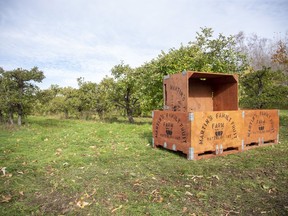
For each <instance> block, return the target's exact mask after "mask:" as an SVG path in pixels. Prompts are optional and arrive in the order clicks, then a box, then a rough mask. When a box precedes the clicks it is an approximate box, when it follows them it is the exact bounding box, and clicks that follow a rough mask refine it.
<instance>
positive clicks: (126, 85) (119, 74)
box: [111, 62, 139, 123]
mask: <svg viewBox="0 0 288 216" xmlns="http://www.w3.org/2000/svg"><path fill="white" fill-rule="evenodd" d="M111 72H112V75H113V76H114V79H115V83H114V84H115V86H114V91H113V93H112V101H113V102H114V103H115V105H116V106H118V107H120V108H122V109H124V110H125V112H126V114H127V116H128V120H129V122H130V123H134V118H133V114H134V113H135V111H136V110H137V109H139V99H138V97H137V95H136V94H135V92H136V91H137V86H136V85H135V84H136V76H137V75H136V73H135V70H133V69H132V68H131V67H130V66H129V65H124V63H123V62H122V63H121V64H119V65H116V66H114V67H113V68H112V70H111Z"/></svg>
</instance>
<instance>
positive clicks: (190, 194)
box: [185, 191, 193, 196]
mask: <svg viewBox="0 0 288 216" xmlns="http://www.w3.org/2000/svg"><path fill="white" fill-rule="evenodd" d="M185 195H187V196H193V194H192V193H190V192H189V191H186V192H185Z"/></svg>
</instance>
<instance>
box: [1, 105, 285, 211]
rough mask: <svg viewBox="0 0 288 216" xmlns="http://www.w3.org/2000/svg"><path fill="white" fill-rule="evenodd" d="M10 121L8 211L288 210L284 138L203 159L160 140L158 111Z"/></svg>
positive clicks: (5, 182) (4, 140) (4, 161)
mask: <svg viewBox="0 0 288 216" xmlns="http://www.w3.org/2000/svg"><path fill="white" fill-rule="evenodd" d="M136 121H137V124H134V125H131V124H128V123H127V122H126V121H122V122H121V121H117V122H110V123H108V122H95V121H81V120H59V119H54V118H48V117H45V118H44V117H29V119H28V120H27V123H26V124H25V125H24V126H23V127H21V128H18V127H14V128H9V127H7V126H0V163H1V164H0V167H1V168H3V167H6V169H5V171H6V172H5V176H4V175H3V172H1V173H0V175H1V176H0V183H1V184H0V201H1V203H0V215H287V214H288V112H287V111H281V133H280V142H281V144H280V145H274V146H269V147H263V148H257V149H254V150H250V151H245V152H243V153H240V154H235V155H228V156H224V157H217V158H213V159H206V160H200V161H188V160H186V158H185V157H184V156H183V155H179V154H177V153H173V152H170V151H166V150H163V149H153V148H151V136H152V131H151V130H152V129H151V128H152V127H151V119H136Z"/></svg>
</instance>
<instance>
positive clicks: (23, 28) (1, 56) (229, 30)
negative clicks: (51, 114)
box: [0, 0, 288, 88]
mask: <svg viewBox="0 0 288 216" xmlns="http://www.w3.org/2000/svg"><path fill="white" fill-rule="evenodd" d="M287 11H288V3H287V1H285V0H274V1H272V0H271V1H270V0H266V1H262V0H254V1H253V0H251V1H249V0H241V1H240V0H231V1H224V0H215V1H214V0H193V1H190V0H159V1H154V0H141V1H135V0H121V1H117V0H105V1H100V0H73V1H71V0H22V1H19V0H11V1H4V0H0V66H2V67H4V69H6V70H8V69H13V68H17V67H23V68H27V69H29V68H31V67H33V66H38V67H39V69H40V70H43V71H44V73H45V75H46V77H47V78H46V79H45V80H44V82H43V84H42V85H41V86H42V87H43V88H47V87H49V85H50V84H59V85H61V86H66V85H72V86H76V85H77V82H76V78H78V77H80V76H81V77H84V78H85V79H86V80H90V81H94V82H99V81H100V80H101V79H102V78H103V77H104V76H105V75H109V73H110V69H111V68H112V67H113V66H114V65H116V64H119V63H120V61H121V60H124V61H125V63H128V64H130V65H131V66H133V67H136V66H139V65H141V64H143V63H144V62H145V61H149V60H151V59H152V58H154V57H156V56H157V55H158V54H159V53H160V51H161V50H168V49H169V48H172V47H178V46H179V45H180V43H184V44H186V43H187V42H188V41H191V40H193V39H194V37H195V33H196V32H197V31H199V30H200V27H204V26H207V27H212V28H213V29H214V30H215V32H216V33H221V32H222V33H224V34H225V35H229V34H236V33H238V32H239V31H241V30H243V31H244V32H245V33H247V34H250V33H253V32H255V33H257V34H258V35H260V36H262V37H268V38H272V37H273V35H274V34H275V33H274V32H279V31H281V32H282V33H284V32H286V31H287V26H288V25H287V24H288V15H287Z"/></svg>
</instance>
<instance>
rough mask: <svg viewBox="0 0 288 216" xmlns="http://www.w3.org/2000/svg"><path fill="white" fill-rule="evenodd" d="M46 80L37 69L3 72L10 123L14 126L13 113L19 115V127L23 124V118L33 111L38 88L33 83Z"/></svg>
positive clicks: (5, 106)
mask: <svg viewBox="0 0 288 216" xmlns="http://www.w3.org/2000/svg"><path fill="white" fill-rule="evenodd" d="M44 78H45V76H44V74H43V72H42V71H39V70H38V68H37V67H34V68H32V69H31V70H25V69H22V68H18V69H15V70H12V71H2V78H1V80H2V81H1V90H2V95H1V96H3V98H4V105H2V109H3V108H4V110H5V112H6V115H8V116H9V121H10V123H11V124H13V113H14V112H17V114H18V121H17V122H18V125H19V126H20V125H21V124H22V119H23V116H24V115H26V114H28V113H29V111H30V110H31V107H32V103H33V98H34V96H35V91H36V90H37V88H38V87H37V86H36V85H35V84H33V83H32V82H41V81H42V80H43V79H44Z"/></svg>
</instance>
